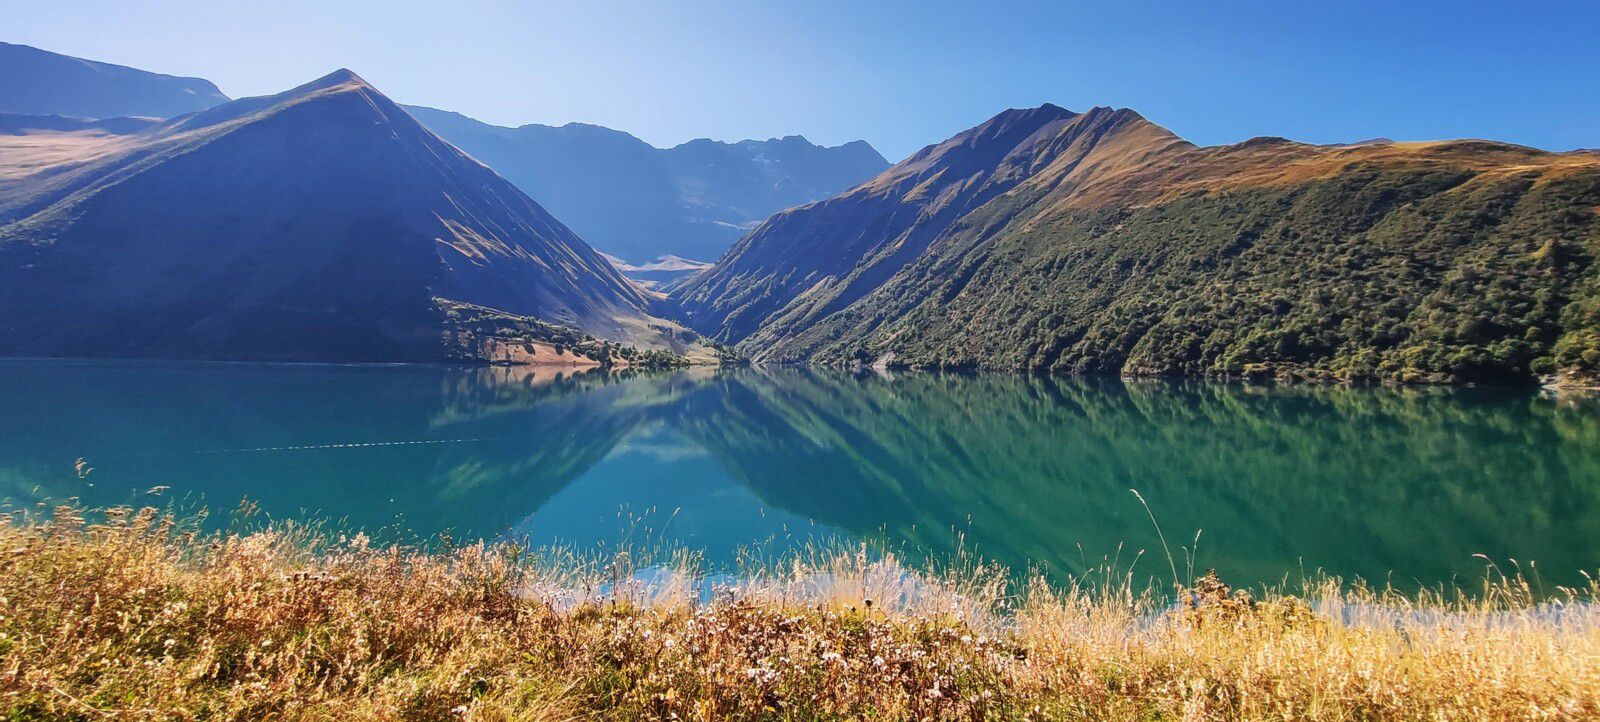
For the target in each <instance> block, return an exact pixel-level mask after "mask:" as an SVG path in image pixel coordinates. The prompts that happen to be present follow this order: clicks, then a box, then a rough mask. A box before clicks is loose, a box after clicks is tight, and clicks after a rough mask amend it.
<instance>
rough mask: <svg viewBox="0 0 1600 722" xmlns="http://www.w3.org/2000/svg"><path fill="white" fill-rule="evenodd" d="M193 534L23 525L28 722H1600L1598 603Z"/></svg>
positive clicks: (23, 705)
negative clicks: (717, 582)
mask: <svg viewBox="0 0 1600 722" xmlns="http://www.w3.org/2000/svg"><path fill="white" fill-rule="evenodd" d="M97 518H98V517H97ZM192 524H193V522H180V521H175V520H174V519H172V518H171V517H167V516H163V515H162V514H160V513H158V512H156V511H154V510H139V511H135V510H130V509H118V510H111V512H109V513H108V514H106V515H105V518H104V519H103V520H100V521H96V522H93V523H91V522H87V521H85V520H84V518H83V514H82V512H81V511H80V510H77V509H73V508H61V509H57V510H55V511H54V512H53V513H41V514H25V515H13V516H11V517H9V518H8V519H6V523H5V524H3V525H0V615H3V619H0V707H3V709H4V710H5V715H6V716H5V718H6V719H13V720H20V719H82V720H98V719H265V718H272V719H294V720H301V719H385V720H388V719H404V720H459V719H470V720H511V719H519V720H520V719H536V720H537V719H571V718H601V719H619V720H620V719H638V718H644V719H671V718H674V717H676V718H683V719H832V718H876V719H922V718H933V719H1110V720H1124V719H1128V720H1134V719H1137V720H1146V719H1328V720H1335V719H1339V720H1343V719H1474V720H1476V719H1490V720H1511V719H1574V720H1576V719H1594V718H1596V717H1597V716H1600V610H1596V609H1595V608H1594V606H1593V604H1592V602H1593V599H1594V594H1595V592H1596V589H1595V588H1593V587H1591V588H1589V589H1585V590H1560V591H1557V592H1555V593H1554V594H1553V595H1552V596H1551V597H1549V598H1548V599H1546V600H1545V601H1538V600H1536V599H1535V596H1534V595H1533V594H1532V592H1531V590H1530V589H1529V588H1528V586H1527V585H1525V584H1523V583H1522V582H1520V581H1519V580H1518V579H1516V578H1502V577H1496V578H1495V580H1494V581H1491V582H1489V583H1487V584H1485V585H1483V586H1482V587H1481V588H1477V589H1474V590H1472V592H1473V593H1471V594H1456V593H1448V594H1446V593H1432V594H1422V595H1415V594H1413V595H1399V594H1395V593H1384V592H1378V591H1372V590H1366V589H1361V588H1356V589H1354V590H1352V589H1350V588H1349V586H1348V585H1345V586H1344V588H1343V589H1341V586H1340V585H1337V584H1334V583H1332V582H1327V583H1320V584H1315V585H1311V586H1308V587H1306V588H1304V589H1297V590H1295V593H1294V594H1289V593H1286V592H1285V593H1273V592H1269V593H1259V594H1257V595H1256V597H1255V598H1250V597H1247V596H1245V595H1243V594H1240V593H1237V592H1233V591H1231V590H1229V589H1227V588H1226V587H1225V586H1224V585H1222V584H1221V583H1220V582H1218V581H1216V580H1215V579H1213V578H1208V577H1201V578H1200V579H1199V580H1197V581H1195V582H1194V583H1193V584H1192V585H1190V587H1189V588H1187V589H1186V590H1185V591H1184V593H1183V594H1182V598H1183V599H1184V600H1185V602H1184V603H1182V604H1179V605H1171V604H1168V603H1166V602H1162V601H1159V600H1158V599H1156V598H1155V597H1154V596H1153V595H1150V594H1145V593H1138V592H1136V591H1134V587H1133V585H1132V584H1131V583H1129V582H1126V581H1124V582H1123V583H1111V584H1107V583H1100V584H1096V585H1094V586H1093V587H1088V586H1085V587H1082V588H1068V589H1062V588H1060V587H1055V588H1050V587H1047V586H1045V585H1043V584H1039V583H1035V584H1031V585H1022V586H1021V588H1019V587H1018V586H1017V585H1015V584H1010V583H1008V582H1007V581H1006V579H1007V575H1005V574H1003V573H1001V572H1000V570H995V569H989V568H984V567H981V566H972V565H967V566H962V567H960V568H955V569H947V570H943V571H922V572H916V571H910V570H907V569H905V568H904V567H902V566H899V565H897V564H896V563H895V562H894V560H893V559H883V558H875V557H873V556H870V555H867V554H857V553H834V554H817V555H814V556H811V557H808V558H803V559H793V560H790V561H789V562H787V563H784V564H781V565H769V566H768V567H766V568H765V569H764V570H763V571H759V572H752V573H751V574H750V575H749V576H748V577H746V578H745V579H744V581H741V582H739V583H737V584H736V585H733V586H729V587H726V588H721V587H719V588H718V589H717V591H716V592H715V593H714V594H712V595H711V596H710V598H709V599H707V598H706V596H705V595H704V593H703V591H702V590H703V589H704V588H705V583H704V580H703V579H702V578H700V577H697V576H696V575H695V574H694V573H693V572H692V571H690V570H689V569H688V568H687V567H689V566H690V565H689V563H688V562H686V561H683V560H679V561H678V563H676V564H671V565H667V566H666V567H651V570H650V571H646V572H641V571H639V570H640V568H641V567H642V566H644V565H643V564H642V562H639V561H630V558H629V557H628V555H627V554H619V555H616V556H613V557H611V558H609V559H606V560H588V561H584V560H576V559H561V558H556V557H553V556H550V555H540V554H533V553H530V552H528V551H526V550H522V549H519V548H516V547H513V546H508V545H507V546H469V547H465V548H460V549H455V550H451V551H448V552H426V551H421V550H417V549H410V548H401V547H390V546H380V545H377V544H374V543H372V542H371V541H369V540H368V539H366V538H365V537H363V536H360V535H356V536H354V537H340V536H338V535H329V534H319V533H314V532H311V531H307V530H305V529H304V528H299V527H295V526H292V525H277V526H272V527H268V528H265V529H262V530H257V531H252V532H248V533H235V534H202V533H199V532H197V531H195V528H194V527H193V526H192ZM663 568H664V569H667V571H663V570H662V569H663ZM1102 581H1103V580H1102Z"/></svg>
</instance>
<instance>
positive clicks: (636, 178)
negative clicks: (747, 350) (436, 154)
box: [405, 106, 889, 262]
mask: <svg viewBox="0 0 1600 722" xmlns="http://www.w3.org/2000/svg"><path fill="white" fill-rule="evenodd" d="M405 108H406V110H407V111H409V112H410V113H411V114H412V115H414V116H416V118H417V119H418V120H420V121H421V122H422V123H423V125H426V126H428V127H429V128H430V129H432V130H433V132H435V133H438V134H439V136H440V137H442V138H444V139H445V140H448V141H450V142H451V143H453V144H455V145H456V147H458V148H461V149H462V150H465V151H466V152H468V153H470V154H472V156H473V157H474V158H477V159H478V160H481V161H483V162H485V163H487V164H489V166H490V167H492V168H494V169H495V170H496V171H497V172H499V173H500V174H501V175H503V176H505V177H506V179H507V180H510V181H511V182H513V183H515V184H517V186H518V187H519V188H521V189H522V190H523V191H525V192H527V194H528V195H530V196H532V197H533V198H534V199H535V200H537V201H539V203H540V204H542V205H544V206H545V207H546V208H549V209H550V211H551V212H552V213H554V214H555V215H556V216H557V217H559V218H561V219H562V220H563V221H565V222H567V223H568V224H570V225H571V226H572V228H573V230H575V231H577V232H578V233H579V235H582V236H583V237H584V238H585V239H588V240H589V242H591V243H593V244H594V245H595V246H596V247H597V248H599V249H600V250H603V251H605V252H607V253H610V254H612V255H614V256H617V257H620V258H623V259H624V260H627V261H629V262H644V261H647V260H649V259H652V258H655V257H658V256H663V255H675V256H681V257H684V258H694V259H713V258H716V257H717V256H719V255H721V254H722V252H723V251H724V250H727V248H728V246H729V245H730V244H732V243H733V242H734V241H735V240H737V239H738V238H739V237H740V236H741V235H744V234H745V233H746V232H747V231H749V230H750V229H751V228H753V227H755V225H756V224H757V223H760V222H761V220H762V219H764V218H766V217H767V216H769V215H772V214H773V213H776V212H777V211H780V210H783V209H785V208H789V207H792V206H796V205H800V204H803V203H809V202H811V201H815V200H819V199H822V198H826V197H827V196H830V195H833V194H834V193H837V192H839V191H842V190H844V189H846V188H849V187H851V186H854V185H855V184H857V183H860V182H862V181H864V180H867V179H868V178H871V177H872V176H873V175H875V174H877V173H878V172H880V171H882V170H883V169H884V168H887V167H888V165H889V162H888V161H886V160H884V158H883V156H882V155H879V154H878V151H876V150H874V149H873V148H872V146H870V145H868V144H867V143H866V142H864V141H859V140H858V141H855V142H853V143H846V144H844V145H841V146H838V147H833V148H824V147H822V146H818V145H815V144H813V143H811V142H809V141H807V140H806V139H805V138H802V137H800V136H797V135H795V136H788V137H785V138H774V139H771V140H764V141H757V140H745V141H740V142H738V143H721V142H717V141H712V140H694V141H690V142H688V143H684V144H682V145H679V146H675V147H672V148H665V149H662V148H655V147H653V146H651V145H650V144H648V143H645V142H644V141H642V140H639V139H638V138H635V137H633V136H632V135H629V134H627V133H624V132H621V131H617V130H611V129H609V128H602V127H600V126H596V125H584V124H580V123H569V124H567V125H563V126H560V127H553V126H548V125H524V126H521V127H518V128H504V127H500V126H494V125H489V124H487V123H482V122H479V121H477V120H473V119H472V118H468V117H467V116H464V115H461V114H459V113H451V112H446V111H442V110H435V109H433V108H425V107H420V106H405Z"/></svg>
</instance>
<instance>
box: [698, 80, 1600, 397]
mask: <svg viewBox="0 0 1600 722" xmlns="http://www.w3.org/2000/svg"><path fill="white" fill-rule="evenodd" d="M1597 207H1600V155H1596V154H1592V153H1566V154H1557V153H1547V152H1543V151H1538V150H1534V149H1530V148H1523V147H1518V146H1512V145H1506V144H1500V143H1490V142H1483V141H1450V142H1438V143H1388V142H1379V143H1368V144H1360V145H1353V146H1312V145H1305V144H1299V143H1293V142H1289V141H1285V140H1281V139H1271V138H1263V139H1256V140H1252V141H1247V142H1245V143H1240V144H1237V145H1232V146H1221V147H1209V148H1200V147H1196V146H1193V145H1191V144H1189V143H1186V142H1184V141H1182V140H1181V139H1179V138H1177V137H1176V136H1173V135H1172V134H1171V133H1169V132H1167V131H1166V130H1165V129H1162V128H1160V127H1159V126H1156V125H1154V124H1152V123H1149V122H1148V121H1146V120H1144V119H1143V118H1141V117H1139V116H1138V115H1137V114H1136V113H1133V112H1132V111H1128V110H1111V109H1104V108H1097V109H1094V110H1091V111H1088V112H1086V113H1083V114H1074V113H1071V112H1068V111H1065V110H1061V109H1059V108H1055V107H1054V106H1044V107H1042V108H1038V109H1032V110H1026V111H1008V112H1007V113H1003V114H1001V115H1000V116H997V117H996V118H995V119H993V120H991V121H989V122H988V123H985V124H984V125H982V126H979V127H978V128H975V129H973V130H971V131H968V132H966V133H963V134H961V135H958V136H956V137H955V138H952V139H951V140H950V141H946V142H945V143H943V144H940V145H938V146H931V147H929V148H927V149H925V150H923V151H922V152H920V153H918V154H917V155H915V156H913V157H912V158H910V159H908V160H907V161H905V162H903V163H901V164H899V165H897V166H895V167H894V168H891V169H890V170H889V171H886V172H885V173H884V174H883V175H882V176H880V177H879V178H877V179H875V180H874V181H872V182H869V183H867V184H864V185H862V186H861V187H859V188H856V189H854V190H852V191H850V192H848V193H845V194H843V195H841V196H838V197H835V198H832V199H829V200H827V201H824V202H822V203H818V204H813V205H811V206H807V207H804V208H799V209H795V210H792V211H789V212H787V213H784V214H780V215H778V216H775V217H774V218H772V219H771V220H770V221H768V222H767V223H766V224H764V225H763V226H762V227H761V228H759V229H757V230H756V231H755V232H753V233H752V234H751V235H750V236H748V237H746V238H745V239H743V240H742V241H741V242H740V243H739V244H738V246H736V248H735V249H734V250H733V251H731V252H730V253H729V254H728V256H727V257H725V258H724V259H723V260H722V261H720V262H719V263H718V265H717V266H716V267H715V268H714V269H713V270H712V271H710V272H708V273H706V274H704V275H702V276H701V277H699V278H696V279H694V280H693V281H692V282H690V283H688V284H686V285H685V286H684V287H682V288H680V289H679V290H678V291H677V293H678V295H679V296H680V297H681V299H682V302H683V306H684V312H685V317H686V318H687V319H688V321H689V322H690V323H691V325H693V326H695V327H696V328H698V329H701V330H702V331H705V332H707V333H711V334H714V335H715V336H716V337H717V338H718V340H721V341H726V342H737V343H739V344H740V345H741V350H743V351H744V352H745V353H747V354H749V355H751V356H753V357H754V358H756V359H764V360H780V361H790V360H801V359H811V360H821V361H827V362H881V363H886V364H889V365H908V366H919V367H921V366H927V367H986V368H1005V369H1026V370H1048V371H1055V372H1087V371H1104V372H1121V373H1125V374H1131V375H1191V376H1199V375H1248V374H1260V375H1278V376H1292V377H1321V378H1338V379H1350V380H1375V379H1382V380H1408V381H1435V382H1463V381H1518V380H1531V379H1532V378H1533V377H1534V375H1535V374H1536V373H1552V372H1557V371H1560V372H1564V373H1566V374H1568V375H1570V376H1572V377H1574V378H1580V379H1581V378H1585V377H1590V378H1592V377H1593V375H1594V374H1595V373H1596V372H1597V371H1600V334H1597V331H1596V329H1597V328H1600V277H1597V271H1600V269H1597V267H1596V266H1595V264H1594V257H1595V254H1596V253H1597V252H1600V219H1597V217H1596V208H1597Z"/></svg>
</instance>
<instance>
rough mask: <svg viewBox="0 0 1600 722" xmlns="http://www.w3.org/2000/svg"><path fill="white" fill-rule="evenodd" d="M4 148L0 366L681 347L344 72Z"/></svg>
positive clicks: (531, 208)
mask: <svg viewBox="0 0 1600 722" xmlns="http://www.w3.org/2000/svg"><path fill="white" fill-rule="evenodd" d="M0 133H3V134H0V355H55V356H112V357H129V356H133V357H145V356H148V357H183V358H221V359H262V360H266V359H272V360H317V361H405V360H416V361H421V360H438V359H444V358H461V357H466V358H492V359H496V360H502V359H508V358H511V359H516V358H524V357H525V356H526V355H528V354H531V355H532V356H533V357H535V358H538V359H545V358H547V357H548V358H549V360H564V361H571V362H574V363H590V362H592V361H593V359H579V358H574V357H573V354H574V353H576V352H575V351H574V348H573V347H574V346H576V345H578V344H581V343H583V342H584V341H583V334H592V335H593V336H596V337H600V338H602V339H607V340H610V341H615V342H619V343H626V344H632V345H636V346H641V347H645V348H649V349H669V348H683V347H684V343H685V341H684V340H685V339H687V338H688V337H690V334H687V333H685V332H683V331H682V330H681V329H678V328H676V327H674V326H673V325H672V324H670V323H668V322H665V321H662V320H660V319H659V318H656V317H655V316H653V315H652V313H651V309H652V307H653V306H654V305H656V304H657V303H658V302H659V298H658V297H656V296H654V295H653V294H651V293H649V292H647V291H644V290H643V289H641V288H639V287H638V286H635V285H634V284H632V283H631V282H629V281H628V280H626V279H625V278H623V277H622V276H621V275H620V274H619V273H618V272H617V271H616V270H615V269H614V268H613V267H612V266H611V264H610V263H608V262H607V261H606V260H605V259H604V258H602V257H601V256H600V254H598V253H596V252H595V251H594V250H593V249H591V248H590V247H589V246H588V245H586V244H585V243H584V242H583V241H582V240H580V239H579V238H578V236H577V235H576V234H574V233H573V232H572V231H571V230H569V229H568V228H567V227H566V226H564V225H562V224H561V223H560V222H559V221H557V220H556V219H555V218H553V217H552V216H551V215H550V214H549V213H547V212H546V211H545V210H544V209H543V208H541V207H540V206H539V205H538V204H537V203H535V202H533V201H532V200H531V199H529V198H528V197H527V196H526V195H525V194H523V193H522V192H521V191H519V190H517V189H516V188H515V187H514V186H512V185H511V184H510V183H508V182H507V181H505V180H504V179H502V178H500V177H499V176H497V175H495V173H494V172H493V171H491V170H489V169H488V168H487V167H485V166H484V165H483V164H481V163H479V162H477V161H475V160H473V159H472V158H470V157H468V156H467V155H465V154H464V153H462V152H460V151H459V150H457V149H456V148H455V147H453V146H451V145H450V144H448V143H446V142H444V141H442V140H440V139H439V138H438V137H436V136H435V135H433V134H432V133H430V132H429V131H427V130H426V129H425V128H423V127H422V126H421V125H419V124H418V123H417V122H416V121H415V120H414V119H413V118H412V117H411V116H410V115H408V114H407V113H406V112H405V111H403V110H401V109H400V108H399V107H398V106H396V105H395V104H394V103H393V102H391V101H390V100H389V99H388V98H386V97H384V96H383V95H382V94H381V93H379V92H378V91H377V90H375V89H374V88H372V86H370V85H368V84H367V83H366V82H365V81H363V80H362V79H361V78H359V77H357V76H356V75H355V74H354V73H351V72H349V71H346V70H341V71H339V72H336V73H333V74H331V75H329V76H327V77H324V78H322V79H320V80H317V81H315V82H312V83H310V84H307V85H303V86H301V87H298V88H295V89H293V90H290V91H288V92H285V93H282V94H279V95H275V96H269V97H260V98H246V99H242V100H236V101H233V102H230V103H226V104H224V105H220V106H217V107H215V108H211V109H209V110H205V111H202V112H199V113H194V114H190V115H185V116H180V117H178V118H174V119H172V120H168V121H118V122H108V121H66V120H63V119H61V118H50V117H43V118H41V117H29V116H14V115H13V116H0ZM536 341H537V342H541V343H543V344H544V345H542V346H540V345H536V344H535V343H534V342H536ZM548 346H553V348H547V347H548ZM551 354H554V356H551ZM590 355H591V356H592V355H593V354H590ZM556 357H559V358H556Z"/></svg>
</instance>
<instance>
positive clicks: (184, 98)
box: [0, 43, 228, 118]
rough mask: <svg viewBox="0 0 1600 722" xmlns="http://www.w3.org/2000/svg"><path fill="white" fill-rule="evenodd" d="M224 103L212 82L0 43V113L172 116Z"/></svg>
mask: <svg viewBox="0 0 1600 722" xmlns="http://www.w3.org/2000/svg"><path fill="white" fill-rule="evenodd" d="M226 102H228V96H226V95H223V94H222V91H220V90H217V86H215V85H212V84H211V82H210V81H206V80H201V79H199V78H179V77H175V76H171V75H161V74H159V73H151V72H146V71H143V70H135V69H134V68H127V67H123V66H121V65H111V64H110V63H97V62H95V61H93V60H83V59H81V58H74V57H71V56H67V55H58V54H56V53H52V52H48V51H44V50H40V49H38V48H34V47H29V46H27V45H13V44H11V43H0V113H25V114H29V115H64V116H69V117H81V118H116V117H123V116H140V117H151V118H170V117H173V116H178V115H183V114H184V113H193V112H195V111H199V110H205V109H207V108H210V107H213V106H216V105H221V104H222V103H226Z"/></svg>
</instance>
